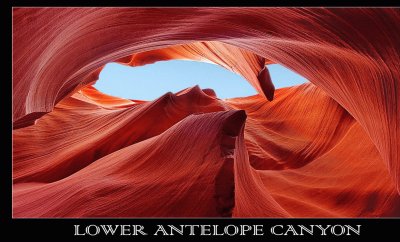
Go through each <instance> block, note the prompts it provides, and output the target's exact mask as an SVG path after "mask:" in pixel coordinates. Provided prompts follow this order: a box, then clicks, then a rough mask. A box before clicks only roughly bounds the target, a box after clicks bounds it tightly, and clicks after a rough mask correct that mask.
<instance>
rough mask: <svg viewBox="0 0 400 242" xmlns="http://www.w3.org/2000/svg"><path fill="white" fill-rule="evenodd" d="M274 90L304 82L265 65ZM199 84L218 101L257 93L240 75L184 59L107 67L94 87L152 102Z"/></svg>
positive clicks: (292, 74)
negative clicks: (211, 92) (215, 95)
mask: <svg viewBox="0 0 400 242" xmlns="http://www.w3.org/2000/svg"><path fill="white" fill-rule="evenodd" d="M268 68H269V71H270V74H271V78H272V81H273V82H274V85H275V88H282V87H288V86H294V85H299V84H302V83H304V82H307V79H305V78H304V77H302V76H300V75H298V74H296V73H294V72H292V71H290V70H288V69H286V68H285V67H283V66H281V65H277V64H273V65H268ZM195 85H199V86H200V88H202V89H205V88H211V89H213V90H214V91H215V92H216V94H217V97H219V98H234V97H245V96H251V95H255V94H256V93H257V92H256V90H255V89H254V88H253V87H252V86H251V85H250V84H249V83H248V82H247V81H246V80H245V79H244V78H243V77H242V76H240V75H238V74H236V73H233V72H231V71H229V70H227V69H225V68H223V67H221V66H218V65H214V64H210V63H204V62H198V61H185V60H171V61H159V62H156V63H154V64H149V65H145V66H139V67H130V66H125V65H121V64H117V63H109V64H107V65H106V66H105V67H104V68H103V70H102V71H101V73H100V76H99V80H98V81H97V82H96V84H95V85H94V87H95V88H97V89H98V90H99V91H101V92H103V93H106V94H108V95H112V96H117V97H121V98H128V99H136V100H146V101H150V100H154V99H156V98H158V97H160V96H162V95H164V94H165V93H167V92H173V93H175V92H178V91H180V90H182V89H185V88H188V87H192V86H195Z"/></svg>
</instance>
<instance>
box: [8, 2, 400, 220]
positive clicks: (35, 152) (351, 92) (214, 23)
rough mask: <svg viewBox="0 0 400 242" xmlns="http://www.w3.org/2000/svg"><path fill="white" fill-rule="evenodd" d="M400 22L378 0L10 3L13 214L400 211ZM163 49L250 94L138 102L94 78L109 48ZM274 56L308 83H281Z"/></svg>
mask: <svg viewBox="0 0 400 242" xmlns="http://www.w3.org/2000/svg"><path fill="white" fill-rule="evenodd" d="M399 22H400V11H399V10H397V9H382V8H381V9H323V8H321V9H317V8H313V9H296V8H290V9H287V8H278V9H277V8H274V9H268V8H265V9H262V8H261V9H260V8H257V9H254V8H247V9H246V8H240V9H239V8H229V9H225V10H224V11H220V9H218V8H184V9H172V8H167V9H156V8H143V9H135V8H132V9H130V8H82V9H78V8H61V9H52V8H43V9H40V8H16V9H14V12H13V24H14V25H13V47H14V50H13V75H14V76H13V124H14V131H13V158H14V159H13V181H14V185H13V214H14V216H15V217H221V216H228V217H230V216H234V217H380V216H388V217H390V216H400V197H399V192H398V191H399V190H400V188H399V187H400V155H399V153H400V147H399V142H398V140H399V138H400V121H399V120H400V117H399V114H400V99H399V98H398V97H399V96H400V95H399V94H400V91H399V86H400V83H399V80H400V56H399V46H398V43H400V34H399V33H400V25H399V24H398V23H399ZM170 59H190V60H197V61H207V62H212V63H215V64H218V65H220V66H222V67H224V68H227V69H228V70H231V71H233V72H236V73H238V74H240V75H242V76H243V77H244V78H245V79H246V80H248V81H249V83H250V84H251V85H253V87H254V88H255V89H256V90H257V91H258V93H259V94H258V95H255V96H251V97H243V98H234V99H228V100H225V101H224V100H220V99H218V97H217V96H216V94H215V93H214V91H213V90H211V89H204V90H201V89H200V88H199V87H197V86H196V87H193V88H188V89H185V90H182V91H181V92H178V93H175V94H172V93H166V94H165V95H163V96H162V97H160V98H158V99H157V100H154V101H151V102H145V101H141V100H127V99H121V98H118V97H112V96H109V95H106V94H103V93H100V92H99V91H97V90H96V89H95V88H93V87H92V86H91V84H93V83H94V82H95V81H96V80H97V78H98V74H99V73H100V71H101V69H102V68H103V66H104V65H105V64H106V63H108V62H112V61H116V62H120V63H124V64H127V65H131V66H140V65H145V64H148V63H152V62H155V61H160V60H170ZM271 63H279V64H282V65H284V66H286V67H288V68H290V69H292V70H294V71H295V72H297V73H299V74H301V75H303V76H304V77H306V78H307V79H308V80H310V82H311V83H308V84H303V85H300V86H297V87H291V88H283V89H277V90H275V88H274V85H273V83H272V81H271V78H270V76H269V73H268V69H267V68H266V67H265V68H264V65H265V64H271ZM133 68H134V67H133ZM194 198H195V199H194Z"/></svg>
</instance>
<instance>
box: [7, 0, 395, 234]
mask: <svg viewBox="0 0 400 242" xmlns="http://www.w3.org/2000/svg"><path fill="white" fill-rule="evenodd" d="M243 2H244V1H243ZM243 2H242V3H240V2H239V1H237V0H231V1H226V0H225V1H223V0H215V1H213V2H212V5H213V6H243ZM3 3H4V2H3ZM3 3H2V4H3ZM132 4H134V6H137V7H145V6H168V7H172V6H193V7H200V6H210V3H205V2H201V1H191V2H189V1H186V2H181V3H180V2H178V3H176V2H169V3H168V5H166V4H165V3H162V2H160V1H142V2H136V1H122V0H118V1H116V0H109V1H106V0H103V1H96V2H94V1H92V0H87V1H75V0H74V1H72V0H61V1H58V2H55V1H43V0H36V1H29V0H14V1H11V0H9V1H7V6H6V7H4V6H2V7H1V9H2V10H3V11H4V13H3V14H2V18H3V19H2V20H3V21H2V23H3V24H2V31H5V32H6V34H3V35H2V39H3V40H4V41H3V43H5V44H7V45H8V46H6V47H3V50H4V52H3V53H2V58H4V60H3V61H2V65H1V66H2V72H1V73H2V75H1V76H2V78H3V80H2V81H1V83H2V88H1V89H0V90H1V91H2V95H0V97H1V103H2V104H3V105H2V107H3V110H2V112H3V114H4V113H5V116H3V115H2V122H1V123H2V131H3V132H2V139H3V141H4V140H5V141H6V142H3V145H2V148H3V149H2V150H3V152H2V154H4V156H3V157H5V156H7V157H6V159H4V160H2V161H1V166H2V167H1V168H0V171H1V184H2V185H1V186H2V193H3V194H2V196H1V197H2V203H1V204H2V207H1V209H0V221H1V224H0V231H1V232H0V240H1V241H28V240H30V241H83V240H85V241H111V240H125V241H133V240H140V241H141V240H142V241H149V240H154V241H162V240H169V241H187V239H188V238H190V239H201V240H215V241H221V240H229V241H248V240H251V241H287V240H296V241H310V240H314V241H339V240H340V241H366V240H372V241H373V240H375V241H397V239H398V237H399V236H398V230H399V228H400V218H395V219H389V218H379V219H362V218H359V219H358V218H357V219H315V218H312V219H297V218H295V219H232V218H229V219H222V218H217V219H210V218H207V219H12V211H11V208H12V206H11V205H12V204H11V197H12V190H11V186H12V176H11V172H12V169H11V162H12V157H11V155H12V153H11V152H12V142H11V141H12V122H11V121H12V103H11V102H12V62H11V58H12V39H11V34H12V22H11V21H12V7H44V6H70V7H89V6H98V7H102V6H104V7H123V6H124V7H125V6H133V5H132ZM361 4H362V5H359V6H360V7H398V6H399V4H400V2H399V1H379V2H375V3H366V2H361ZM245 6H288V7H295V6H313V7H319V6H327V7H328V6H332V7H333V6H335V7H350V6H354V7H356V6H357V3H356V2H350V1H342V0H340V1H335V3H334V4H332V3H327V2H326V1H307V2H303V3H300V2H298V1H297V2H295V1H290V0H280V1H276V0H273V1H246V2H245ZM399 11H400V9H399ZM4 74H6V76H4ZM4 78H5V79H4ZM4 193H5V196H4ZM75 224H79V225H81V226H82V227H84V226H85V225H90V224H96V225H100V224H140V225H144V226H145V231H148V232H152V231H153V232H154V231H155V228H156V225H157V224H162V225H167V224H171V225H180V224H211V225H221V226H226V225H229V224H236V225H240V224H249V225H251V224H263V225H264V226H265V228H269V227H270V226H272V225H277V224H283V225H288V224H293V225H296V224H302V225H310V224H322V225H324V224H332V225H335V224H341V225H344V224H348V225H353V226H355V225H361V226H362V229H361V235H360V236H346V237H344V236H341V237H335V236H323V237H321V236H312V237H311V236H272V235H269V234H268V233H266V234H267V235H265V236H234V237H229V236H223V237H221V236H201V237H199V236H188V235H186V236H181V235H176V236H161V237H160V236H157V237H156V236H151V235H149V236H141V237H139V236H113V237H110V236H109V237H107V236H104V235H103V236H95V237H90V236H82V237H80V236H74V225H75ZM396 235H397V236H396ZM194 237H195V238H194ZM5 238H7V239H5Z"/></svg>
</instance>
